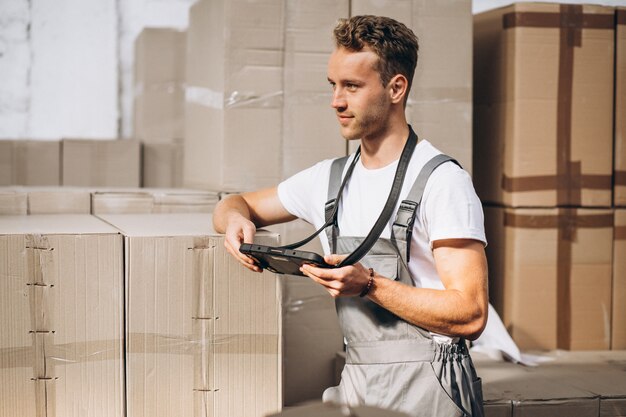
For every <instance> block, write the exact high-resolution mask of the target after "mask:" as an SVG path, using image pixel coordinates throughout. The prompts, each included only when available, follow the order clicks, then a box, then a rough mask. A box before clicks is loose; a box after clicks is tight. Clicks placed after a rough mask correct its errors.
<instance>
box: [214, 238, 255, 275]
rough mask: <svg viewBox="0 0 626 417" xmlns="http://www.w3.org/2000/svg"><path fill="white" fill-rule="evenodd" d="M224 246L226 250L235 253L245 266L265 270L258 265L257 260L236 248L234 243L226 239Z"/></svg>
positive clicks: (236, 257)
mask: <svg viewBox="0 0 626 417" xmlns="http://www.w3.org/2000/svg"><path fill="white" fill-rule="evenodd" d="M224 246H225V247H226V251H227V252H228V253H230V254H231V255H233V257H234V258H235V259H237V261H239V263H241V264H242V265H243V266H245V267H246V268H248V269H250V270H251V271H254V272H263V268H261V267H260V266H259V265H258V263H257V262H256V260H255V259H253V258H251V257H249V256H247V255H244V254H243V253H241V252H239V248H237V249H235V248H234V247H233V246H232V244H231V243H230V242H228V241H226V240H225V241H224ZM238 246H240V245H238Z"/></svg>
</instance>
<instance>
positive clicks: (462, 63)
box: [350, 0, 472, 172]
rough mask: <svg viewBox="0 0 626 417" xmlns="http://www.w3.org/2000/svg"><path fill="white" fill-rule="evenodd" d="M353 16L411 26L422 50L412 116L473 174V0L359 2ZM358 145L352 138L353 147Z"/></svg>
mask: <svg viewBox="0 0 626 417" xmlns="http://www.w3.org/2000/svg"><path fill="white" fill-rule="evenodd" d="M351 14H352V15H353V16H355V15H360V14H374V15H383V16H389V17H392V18H394V19H396V20H399V21H401V22H403V23H404V24H406V25H407V26H408V27H409V28H411V29H412V30H413V31H414V32H415V34H416V35H417V37H418V39H419V46H420V53H419V60H418V63H417V68H416V71H415V77H414V79H413V85H412V87H411V94H410V96H409V103H408V106H407V110H406V114H407V118H408V120H409V123H411V124H412V127H413V128H414V129H415V132H416V133H417V134H418V136H419V137H420V138H424V139H427V140H429V141H430V142H431V143H433V145H435V146H436V147H438V148H439V149H441V150H442V151H443V152H445V153H448V154H449V155H451V156H453V157H454V158H456V159H457V160H458V161H459V162H460V163H461V165H463V167H464V168H465V169H466V170H467V171H469V172H472V41H471V39H472V14H471V1H470V0H450V1H445V2H439V1H418V0H401V1H398V0H394V1H392V0H353V1H352V2H351ZM356 145H357V143H356V142H355V141H352V142H351V146H350V150H351V151H353V150H356Z"/></svg>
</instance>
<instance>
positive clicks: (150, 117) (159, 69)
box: [133, 28, 187, 143]
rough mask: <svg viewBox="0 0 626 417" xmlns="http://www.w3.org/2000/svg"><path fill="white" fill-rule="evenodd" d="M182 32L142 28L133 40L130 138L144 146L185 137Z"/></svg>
mask: <svg viewBox="0 0 626 417" xmlns="http://www.w3.org/2000/svg"><path fill="white" fill-rule="evenodd" d="M186 45H187V36H186V33H185V32H184V31H179V30H175V29H170V28H145V29H143V30H142V31H141V33H140V34H139V36H137V38H136V40H135V67H134V68H135V74H134V84H135V91H134V105H133V110H134V114H133V136H134V137H135V138H136V139H140V140H142V141H144V142H145V143H150V142H152V141H154V140H163V139H182V138H184V136H185V135H184V122H185V117H184V110H185V51H186Z"/></svg>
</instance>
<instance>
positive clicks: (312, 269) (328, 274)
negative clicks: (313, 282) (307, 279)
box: [301, 264, 346, 280]
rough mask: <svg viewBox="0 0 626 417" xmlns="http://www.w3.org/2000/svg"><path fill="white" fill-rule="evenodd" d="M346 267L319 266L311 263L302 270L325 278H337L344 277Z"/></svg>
mask: <svg viewBox="0 0 626 417" xmlns="http://www.w3.org/2000/svg"><path fill="white" fill-rule="evenodd" d="M344 268H346V267H344ZM344 268H319V267H316V266H313V265H311V264H305V265H303V266H302V268H301V270H302V271H303V272H304V271H306V272H307V273H309V274H311V275H314V276H316V277H318V278H321V279H324V280H337V279H341V278H342V277H343V275H344V272H345V270H344Z"/></svg>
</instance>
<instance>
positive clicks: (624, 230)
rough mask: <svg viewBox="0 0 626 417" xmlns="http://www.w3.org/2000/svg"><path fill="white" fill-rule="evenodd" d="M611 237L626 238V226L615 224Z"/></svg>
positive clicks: (616, 238)
mask: <svg viewBox="0 0 626 417" xmlns="http://www.w3.org/2000/svg"><path fill="white" fill-rule="evenodd" d="M613 239H615V240H626V226H615V229H614V231H613Z"/></svg>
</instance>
